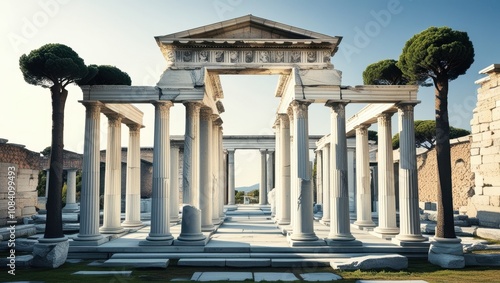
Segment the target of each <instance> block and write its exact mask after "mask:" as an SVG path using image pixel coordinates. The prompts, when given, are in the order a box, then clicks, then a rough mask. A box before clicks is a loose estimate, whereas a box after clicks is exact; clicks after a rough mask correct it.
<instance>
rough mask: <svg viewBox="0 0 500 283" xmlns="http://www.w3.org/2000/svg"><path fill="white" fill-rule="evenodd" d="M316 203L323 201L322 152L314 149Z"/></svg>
mask: <svg viewBox="0 0 500 283" xmlns="http://www.w3.org/2000/svg"><path fill="white" fill-rule="evenodd" d="M316 203H321V204H322V203H323V154H322V152H321V150H320V149H318V150H316Z"/></svg>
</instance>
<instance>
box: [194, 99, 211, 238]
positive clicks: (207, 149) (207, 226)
mask: <svg viewBox="0 0 500 283" xmlns="http://www.w3.org/2000/svg"><path fill="white" fill-rule="evenodd" d="M211 149H212V109H210V108H208V107H204V108H201V110H200V179H199V185H198V187H199V188H200V194H199V200H198V201H199V203H200V210H201V229H202V231H213V230H214V225H213V223H212V174H211V172H212V171H211V166H212V154H211Z"/></svg>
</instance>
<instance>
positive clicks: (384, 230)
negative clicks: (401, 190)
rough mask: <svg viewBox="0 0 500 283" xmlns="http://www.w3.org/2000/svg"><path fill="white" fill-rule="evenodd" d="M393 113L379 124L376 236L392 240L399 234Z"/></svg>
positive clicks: (381, 118) (382, 116) (388, 114)
mask: <svg viewBox="0 0 500 283" xmlns="http://www.w3.org/2000/svg"><path fill="white" fill-rule="evenodd" d="M391 117H392V114H391V113H383V114H381V115H380V116H379V117H378V118H377V122H378V166H377V168H378V201H379V202H378V226H377V227H376V228H375V229H374V230H373V232H374V234H375V235H376V236H378V237H381V238H392V237H394V236H395V235H397V234H398V233H399V228H398V227H397V223H396V192H395V188H394V161H393V156H392V129H391V128H392V127H391Z"/></svg>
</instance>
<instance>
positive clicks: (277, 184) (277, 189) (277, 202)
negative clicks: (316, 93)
mask: <svg viewBox="0 0 500 283" xmlns="http://www.w3.org/2000/svg"><path fill="white" fill-rule="evenodd" d="M280 124H281V122H280V119H279V117H278V118H277V119H276V122H275V123H274V127H273V128H274V142H275V144H274V147H275V151H274V173H273V174H274V209H275V214H274V220H275V222H277V223H278V222H279V220H280V219H281V191H282V185H281V156H280V154H281V148H280V145H281V140H280V139H281V134H280V131H281V127H280Z"/></svg>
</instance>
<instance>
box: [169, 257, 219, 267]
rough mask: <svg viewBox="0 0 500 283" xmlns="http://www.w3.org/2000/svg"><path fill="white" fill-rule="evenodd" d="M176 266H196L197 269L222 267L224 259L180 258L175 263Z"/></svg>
mask: <svg viewBox="0 0 500 283" xmlns="http://www.w3.org/2000/svg"><path fill="white" fill-rule="evenodd" d="M177 265H178V266H198V267H224V266H226V259H224V258H181V259H179V261H178V262H177Z"/></svg>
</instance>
